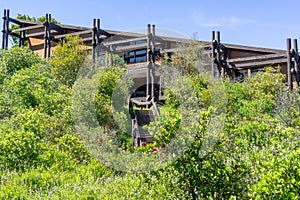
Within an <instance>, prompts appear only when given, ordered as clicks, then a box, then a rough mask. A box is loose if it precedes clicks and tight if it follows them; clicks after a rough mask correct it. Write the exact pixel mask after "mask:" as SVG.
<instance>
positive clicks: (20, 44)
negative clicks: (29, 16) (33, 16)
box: [19, 24, 24, 47]
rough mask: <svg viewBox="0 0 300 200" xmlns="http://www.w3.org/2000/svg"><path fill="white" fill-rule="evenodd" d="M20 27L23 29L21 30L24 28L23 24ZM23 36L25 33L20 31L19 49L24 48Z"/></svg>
mask: <svg viewBox="0 0 300 200" xmlns="http://www.w3.org/2000/svg"><path fill="white" fill-rule="evenodd" d="M20 27H21V28H23V27H24V24H21V25H20ZM22 34H23V31H20V37H19V47H21V46H22Z"/></svg>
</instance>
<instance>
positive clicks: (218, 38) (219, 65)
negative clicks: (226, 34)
mask: <svg viewBox="0 0 300 200" xmlns="http://www.w3.org/2000/svg"><path fill="white" fill-rule="evenodd" d="M220 43H221V37H220V31H217V66H218V70H219V73H220V74H219V76H221V77H222V78H223V71H222V69H221V63H220V56H221V52H220Z"/></svg>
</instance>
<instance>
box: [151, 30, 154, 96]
mask: <svg viewBox="0 0 300 200" xmlns="http://www.w3.org/2000/svg"><path fill="white" fill-rule="evenodd" d="M151 39H152V40H151V42H152V67H151V98H153V97H154V82H155V25H152V37H151Z"/></svg>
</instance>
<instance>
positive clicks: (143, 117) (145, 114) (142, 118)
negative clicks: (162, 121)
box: [134, 110, 155, 143]
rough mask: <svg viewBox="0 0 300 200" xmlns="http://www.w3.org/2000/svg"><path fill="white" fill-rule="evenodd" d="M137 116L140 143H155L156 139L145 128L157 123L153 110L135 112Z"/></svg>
mask: <svg viewBox="0 0 300 200" xmlns="http://www.w3.org/2000/svg"><path fill="white" fill-rule="evenodd" d="M134 112H135V115H136V119H137V128H138V130H139V139H140V142H147V143H153V142H154V138H153V136H152V135H150V134H149V132H148V131H147V130H146V129H144V128H143V126H144V125H148V124H150V122H153V121H155V119H154V115H153V111H152V110H135V111H134Z"/></svg>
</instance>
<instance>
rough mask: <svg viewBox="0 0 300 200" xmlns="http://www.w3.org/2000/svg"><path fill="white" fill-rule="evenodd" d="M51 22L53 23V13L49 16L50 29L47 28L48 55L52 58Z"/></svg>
mask: <svg viewBox="0 0 300 200" xmlns="http://www.w3.org/2000/svg"><path fill="white" fill-rule="evenodd" d="M50 23H51V14H49V16H48V29H47V42H48V55H47V57H48V58H50V55H51V32H50V31H51V30H50Z"/></svg>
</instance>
